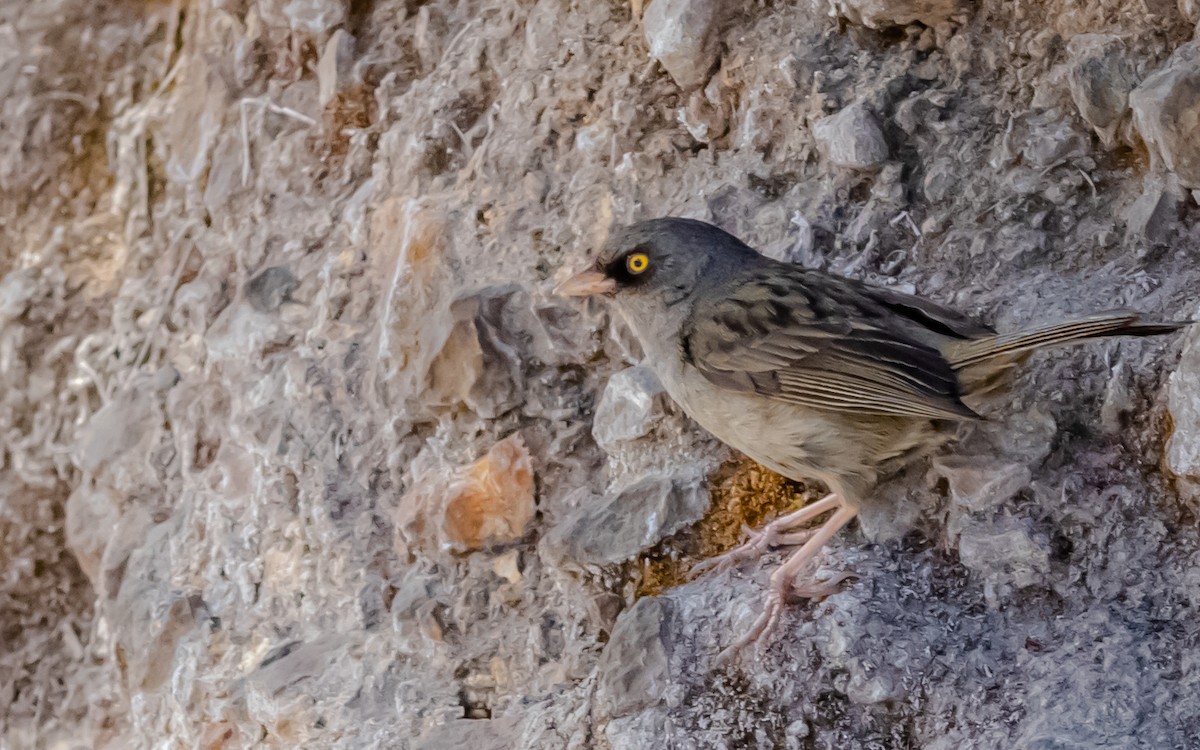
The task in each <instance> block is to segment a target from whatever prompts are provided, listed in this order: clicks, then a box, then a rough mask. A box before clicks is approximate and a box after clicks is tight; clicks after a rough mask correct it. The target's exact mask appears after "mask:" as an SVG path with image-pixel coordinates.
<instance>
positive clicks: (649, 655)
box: [597, 596, 675, 718]
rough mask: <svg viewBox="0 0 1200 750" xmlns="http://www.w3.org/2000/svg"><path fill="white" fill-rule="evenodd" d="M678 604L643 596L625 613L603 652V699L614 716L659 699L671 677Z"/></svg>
mask: <svg viewBox="0 0 1200 750" xmlns="http://www.w3.org/2000/svg"><path fill="white" fill-rule="evenodd" d="M674 612H675V606H674V604H673V603H672V602H671V601H670V600H669V599H666V598H664V597H661V596H648V597H643V598H642V599H639V600H638V601H637V603H636V604H634V605H633V607H631V608H630V609H628V610H626V611H625V612H622V613H621V616H620V617H618V618H617V624H616V626H615V627H613V631H612V637H611V638H610V639H609V641H608V645H606V646H605V647H604V652H603V653H602V654H601V655H600V664H599V668H598V670H597V671H598V673H599V675H600V678H599V691H600V699H601V701H603V703H604V706H605V708H606V710H607V713H608V715H609V716H610V717H612V718H619V717H622V716H627V715H629V714H632V713H636V712H638V711H641V710H643V709H646V708H649V707H650V706H652V705H654V704H655V703H658V702H659V701H660V700H662V699H663V698H664V697H665V696H666V694H667V692H668V690H667V686H668V684H669V683H670V681H671V669H670V657H671V650H672V649H671V645H672V639H671V638H670V637H669V633H670V632H671V630H672V628H671V627H670V625H671V619H672V617H673V615H674Z"/></svg>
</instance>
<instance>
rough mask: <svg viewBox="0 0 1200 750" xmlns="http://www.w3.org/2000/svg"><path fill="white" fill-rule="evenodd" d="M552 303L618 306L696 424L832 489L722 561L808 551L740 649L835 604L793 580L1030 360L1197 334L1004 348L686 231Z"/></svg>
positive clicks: (785, 573)
mask: <svg viewBox="0 0 1200 750" xmlns="http://www.w3.org/2000/svg"><path fill="white" fill-rule="evenodd" d="M555 292H556V293H557V294H562V295H574V296H579V295H604V296H606V297H609V298H611V299H612V302H613V304H614V305H615V306H616V308H617V309H618V310H619V311H620V313H621V314H622V316H623V317H624V318H625V320H626V321H627V322H628V323H629V326H630V328H632V330H633V332H634V334H635V335H636V336H637V338H638V340H639V341H640V342H641V345H642V348H643V349H644V350H645V355H646V360H647V363H648V364H649V365H650V366H651V367H652V368H653V369H654V371H655V372H656V373H657V374H658V377H659V379H660V380H661V381H662V384H663V386H664V387H665V388H666V390H667V392H668V393H669V394H670V395H671V397H672V398H673V399H674V400H675V402H676V403H678V404H679V405H680V406H681V407H682V408H683V410H684V411H685V412H687V413H688V415H690V416H691V417H692V418H693V419H694V420H696V421H697V422H699V423H700V425H701V426H703V427H704V428H705V429H707V430H708V431H709V432H711V433H712V434H713V435H715V436H716V437H717V438H718V439H720V440H721V441H723V442H724V443H726V444H728V445H730V446H732V447H733V448H735V449H737V450H739V451H741V452H743V453H745V454H746V455H748V456H750V457H751V458H753V459H754V460H755V461H757V462H759V463H760V464H762V465H764V466H766V467H768V468H770V469H773V470H774V471H776V472H779V473H780V474H782V475H783V476H785V477H789V478H791V479H796V480H801V479H817V480H820V481H821V482H823V483H825V484H826V485H827V486H828V488H829V490H830V494H829V495H828V496H826V497H825V498H823V499H821V500H818V501H816V502H814V503H811V504H809V505H807V506H805V507H804V508H801V509H800V510H798V511H795V512H794V513H791V514H788V515H786V516H783V517H781V518H779V519H776V520H775V521H774V522H772V523H771V524H769V525H768V526H767V527H766V528H765V529H764V530H763V531H762V532H759V533H758V534H756V535H754V537H753V538H752V539H751V541H749V542H747V543H746V544H745V545H743V546H742V547H740V548H738V549H736V550H734V551H733V552H732V553H730V554H729V555H727V556H726V557H725V559H724V560H723V562H727V561H729V560H734V559H741V558H745V557H749V556H755V557H756V556H758V555H759V554H760V553H761V552H762V551H763V550H765V549H766V548H767V547H769V546H773V545H775V544H778V543H781V542H782V543H784V544H792V545H794V544H799V543H801V542H803V544H802V546H800V548H799V549H798V550H797V551H796V552H795V553H793V554H792V556H791V557H790V558H788V560H787V561H786V562H785V563H784V564H783V566H782V567H780V568H779V569H778V570H777V571H775V573H774V574H773V575H772V577H771V583H770V588H769V593H768V596H767V601H766V606H765V607H764V610H763V612H762V614H761V616H760V617H759V618H758V620H757V621H756V622H755V624H754V626H753V627H752V628H751V630H750V632H749V633H747V634H746V636H745V637H744V638H742V639H741V640H740V641H739V642H738V643H736V644H734V645H733V646H732V647H731V650H736V649H738V648H740V647H741V646H743V645H745V644H747V643H750V642H752V641H754V640H756V639H757V638H758V637H759V636H761V635H762V633H764V632H765V631H767V630H768V629H770V628H772V627H773V626H774V625H776V624H777V622H778V619H779V616H780V613H781V611H782V609H783V606H784V602H785V600H786V595H787V594H788V592H789V591H796V592H798V593H801V594H803V595H809V596H812V595H816V594H817V593H820V592H822V591H824V590H828V586H826V587H824V588H823V589H822V588H820V587H815V588H814V587H812V586H809V587H802V586H798V585H797V583H796V578H797V576H798V575H800V574H801V573H804V572H806V570H805V569H806V567H807V566H808V564H809V563H810V561H812V560H813V558H814V557H815V556H816V555H817V553H818V552H820V550H821V548H822V547H823V546H824V545H825V544H826V542H828V540H829V539H830V538H831V537H832V536H833V535H834V534H836V533H837V531H838V530H839V529H840V528H842V527H843V526H845V525H846V524H847V523H849V522H850V521H851V520H852V519H853V518H854V517H855V515H856V514H857V513H858V508H859V505H860V504H861V502H862V501H863V500H864V499H865V498H866V497H867V495H868V493H870V492H871V489H872V487H874V486H875V484H876V482H877V481H878V480H879V479H880V477H882V476H886V475H887V474H888V473H891V472H892V471H894V470H895V469H898V468H900V466H901V465H902V464H903V463H904V462H906V461H908V460H912V459H913V458H914V457H915V456H917V455H921V454H926V453H928V452H930V451H931V450H933V449H936V448H937V447H938V446H940V445H942V444H943V443H944V442H945V441H946V440H948V439H949V438H952V437H953V427H954V424H955V423H957V422H962V421H967V420H976V419H980V417H979V416H978V414H976V412H975V408H976V407H977V406H978V404H979V403H980V402H981V400H982V399H983V397H985V396H988V395H990V394H993V393H995V392H997V391H999V390H1001V389H1003V388H1004V387H1006V386H1007V385H1008V383H1009V382H1010V380H1011V375H1012V372H1013V369H1014V366H1015V365H1017V364H1020V363H1021V362H1022V361H1023V360H1024V359H1025V358H1026V357H1027V356H1028V354H1029V352H1030V351H1032V350H1034V349H1040V348H1042V347H1047V346H1053V345H1056V344H1063V343H1067V342H1072V341H1077V340H1081V339H1090V338H1098V337H1103V336H1118V335H1128V336H1151V335H1155V334H1161V333H1170V332H1171V331H1175V330H1177V329H1179V328H1181V327H1183V326H1185V325H1187V322H1182V323H1172V322H1154V321H1147V320H1144V319H1143V318H1142V317H1141V315H1140V314H1139V313H1137V312H1133V311H1129V310H1117V311H1111V312H1104V313H1098V314H1095V315H1090V316H1087V317H1084V318H1079V319H1075V320H1068V321H1062V322H1055V323H1048V324H1042V325H1039V326H1036V327H1034V328H1031V329H1028V330H1025V331H1020V332H1017V333H1005V334H998V333H996V332H995V331H994V330H992V329H991V328H990V327H988V326H986V325H984V324H983V323H980V322H979V321H976V320H973V319H972V318H970V317H968V316H966V315H963V314H961V313H958V312H955V311H954V310H949V309H947V308H945V307H942V306H940V305H937V304H934V303H932V302H929V301H926V300H923V299H920V298H918V297H913V296H910V295H906V294H900V293H898V292H894V291H890V290H887V289H882V288H879V287H874V286H871V285H868V284H865V283H862V282H859V281H854V280H851V279H846V278H841V277H838V276H833V275H830V274H827V273H822V272H820V271H815V270H809V269H805V268H800V267H797V266H792V265H788V264H786V263H780V262H778V261H775V260H771V259H770V258H767V257H764V256H762V255H760V254H759V253H757V252H756V251H754V250H753V249H751V248H750V247H749V246H747V245H746V244H744V243H743V242H741V241H740V240H738V239H737V238H736V237H734V236H732V235H730V234H728V233H726V232H724V231H722V230H721V229H718V228H717V227H715V226H712V225H711V224H706V223H704V222H702V221H694V220H690V219H678V218H663V219H654V220H651V221H644V222H641V223H638V224H633V225H632V226H628V227H622V228H620V229H618V230H616V231H614V232H613V233H612V235H611V236H610V238H609V240H608V242H607V243H606V244H605V246H604V248H603V249H602V250H601V251H600V253H599V254H598V256H597V257H596V259H595V262H594V263H593V264H592V265H591V267H590V268H588V269H587V270H585V271H583V272H581V273H579V274H577V275H575V276H574V277H572V278H570V279H568V280H567V281H565V282H563V283H562V284H560V285H559V286H558V287H557V288H556V289H555ZM947 428H950V429H947ZM828 512H832V515H831V516H830V517H829V518H828V519H827V520H826V521H825V522H824V523H823V524H822V525H820V526H819V527H817V528H815V529H804V527H805V526H806V525H807V524H809V523H810V522H811V521H813V520H814V519H815V518H817V517H819V516H821V515H823V514H825V513H828Z"/></svg>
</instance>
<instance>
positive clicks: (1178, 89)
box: [1129, 42, 1200, 188]
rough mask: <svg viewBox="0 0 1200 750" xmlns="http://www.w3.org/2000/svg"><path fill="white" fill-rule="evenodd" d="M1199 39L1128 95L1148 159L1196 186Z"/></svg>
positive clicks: (1199, 172) (1199, 183) (1199, 179)
mask: <svg viewBox="0 0 1200 750" xmlns="http://www.w3.org/2000/svg"><path fill="white" fill-rule="evenodd" d="M1198 92H1200V42H1189V43H1188V44H1184V45H1182V46H1181V47H1179V48H1178V49H1177V50H1175V52H1174V53H1173V54H1172V55H1171V57H1170V58H1168V59H1167V63H1166V65H1164V66H1163V67H1162V68H1161V69H1160V70H1158V71H1157V72H1155V73H1152V74H1150V75H1149V76H1147V77H1146V79H1145V80H1144V81H1142V83H1141V85H1140V86H1138V87H1137V88H1136V89H1134V90H1133V91H1132V92H1131V93H1130V94H1129V105H1130V107H1132V109H1133V121H1134V125H1135V126H1136V127H1137V131H1138V133H1139V134H1140V135H1141V137H1142V140H1144V141H1145V142H1146V146H1147V147H1148V148H1149V149H1150V153H1151V156H1152V160H1153V161H1154V162H1156V163H1158V164H1160V165H1161V166H1163V167H1165V168H1166V169H1168V170H1170V171H1171V172H1174V173H1175V174H1176V175H1177V176H1178V177H1179V180H1180V182H1181V183H1182V184H1183V185H1184V187H1188V188H1197V187H1200V139H1197V138H1196V133H1197V132H1198V130H1200V93H1198Z"/></svg>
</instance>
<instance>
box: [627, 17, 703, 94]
mask: <svg viewBox="0 0 1200 750" xmlns="http://www.w3.org/2000/svg"><path fill="white" fill-rule="evenodd" d="M719 9H720V5H719V4H718V3H717V2H716V0H655V2H653V3H651V4H650V7H649V8H647V9H646V15H645V18H643V20H642V23H643V26H644V30H645V34H646V44H648V45H649V46H650V56H651V57H653V58H654V59H655V60H658V61H659V62H660V63H662V66H663V67H664V68H666V70H667V73H669V74H670V75H671V78H673V79H675V83H677V84H679V85H680V86H681V87H683V88H693V87H695V86H699V85H701V84H703V83H704V81H705V80H707V78H708V72H709V71H710V70H711V69H712V67H713V64H714V63H716V61H717V45H716V31H717V26H718V21H719V17H718V11H719Z"/></svg>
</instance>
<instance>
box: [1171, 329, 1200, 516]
mask: <svg viewBox="0 0 1200 750" xmlns="http://www.w3.org/2000/svg"><path fill="white" fill-rule="evenodd" d="M1167 411H1169V412H1170V414H1171V425H1172V431H1171V437H1170V438H1169V439H1168V440H1167V450H1166V459H1167V468H1168V469H1169V470H1170V471H1171V473H1172V474H1174V475H1175V476H1176V477H1178V478H1179V480H1180V481H1179V485H1180V487H1181V489H1183V490H1185V491H1186V494H1188V495H1189V496H1190V498H1191V499H1192V500H1198V499H1200V327H1196V326H1193V327H1192V328H1191V329H1190V330H1189V331H1188V332H1187V334H1186V337H1185V338H1184V343H1183V352H1182V353H1181V354H1180V357H1179V365H1178V367H1176V368H1175V371H1174V372H1173V373H1171V377H1170V379H1169V380H1168V381H1167Z"/></svg>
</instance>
